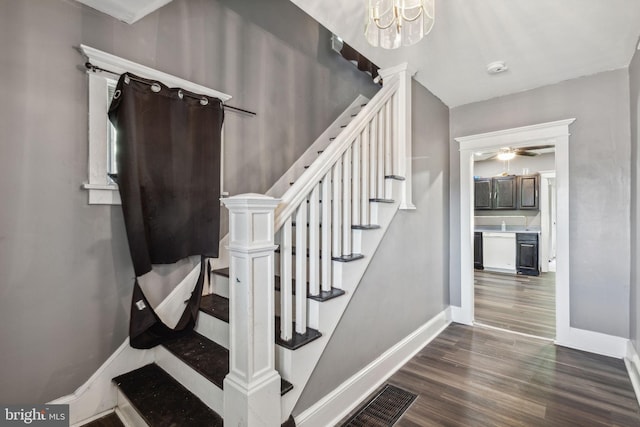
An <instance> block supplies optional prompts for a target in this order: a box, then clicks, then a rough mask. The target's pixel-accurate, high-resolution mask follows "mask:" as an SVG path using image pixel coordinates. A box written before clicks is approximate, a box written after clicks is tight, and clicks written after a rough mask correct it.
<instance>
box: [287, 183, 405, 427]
mask: <svg viewBox="0 0 640 427" xmlns="http://www.w3.org/2000/svg"><path fill="white" fill-rule="evenodd" d="M387 181H391V188H392V194H396V195H398V194H400V190H401V183H400V182H399V181H396V180H389V179H388V180H387ZM372 203H373V205H374V206H373V208H372V214H373V215H372V222H374V220H376V221H375V223H376V224H378V225H380V228H379V229H374V230H367V231H363V232H362V237H361V246H362V247H361V252H362V253H363V254H364V255H365V257H364V258H363V259H361V260H358V261H354V262H349V263H342V262H335V261H334V262H333V269H334V270H333V271H334V286H336V285H337V287H339V288H341V289H343V290H344V291H345V295H343V296H341V297H339V298H334V299H331V300H329V301H324V302H318V301H314V300H311V299H307V309H308V314H309V318H310V319H313V321H315V322H317V323H318V330H319V331H320V332H321V333H322V336H321V337H320V338H318V339H316V340H314V341H312V342H310V343H309V344H307V345H305V346H303V347H300V348H298V349H296V350H289V349H286V348H284V347H282V346H279V345H277V346H276V369H277V370H278V371H279V372H280V374H281V376H282V377H283V378H286V379H287V380H288V381H289V382H291V383H292V384H293V390H291V391H290V392H288V393H287V394H285V395H284V396H283V397H282V400H281V405H282V406H281V411H282V412H281V414H282V417H283V421H284V420H286V419H287V418H288V417H289V415H290V414H291V412H292V411H293V408H294V407H295V405H296V403H297V402H298V399H299V398H300V396H301V395H302V392H303V391H304V388H305V386H306V384H307V382H308V381H309V378H310V377H311V374H312V373H313V370H314V369H315V367H316V365H317V364H318V362H319V361H320V357H321V356H322V353H323V352H324V350H325V348H326V346H327V344H328V343H329V340H330V339H331V336H332V335H333V333H334V331H335V330H336V327H337V326H338V323H339V322H340V319H341V318H342V315H343V314H344V312H345V310H346V308H347V306H348V305H349V301H350V300H351V297H352V296H353V294H354V293H355V291H356V289H357V287H358V285H359V284H360V281H361V279H362V277H363V276H364V273H365V271H366V270H367V267H368V266H369V263H370V262H371V260H372V259H373V256H374V254H375V252H376V250H377V248H378V246H379V245H380V243H381V242H382V239H383V237H384V235H385V233H386V232H387V230H388V228H389V225H390V224H391V221H392V220H393V218H394V217H395V215H396V213H397V212H398V208H399V206H400V202H399V201H394V202H393V203H376V202H372ZM376 217H377V218H376ZM336 281H337V283H335V282H336ZM310 323H311V320H310ZM276 333H277V331H276Z"/></svg>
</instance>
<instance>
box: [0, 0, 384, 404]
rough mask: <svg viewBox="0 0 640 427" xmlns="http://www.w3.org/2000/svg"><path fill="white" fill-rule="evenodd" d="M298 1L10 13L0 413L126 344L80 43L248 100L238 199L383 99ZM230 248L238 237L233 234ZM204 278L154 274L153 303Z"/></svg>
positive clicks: (235, 167) (180, 271)
mask: <svg viewBox="0 0 640 427" xmlns="http://www.w3.org/2000/svg"><path fill="white" fill-rule="evenodd" d="M329 37H330V34H329V32H328V31H327V30H326V29H324V28H323V27H321V26H320V25H319V24H317V23H316V22H315V21H313V20H312V19H311V18H309V17H308V16H307V15H305V14H304V13H303V12H301V11H300V10H299V9H298V8H297V7H296V6H294V5H293V4H292V3H291V2H289V1H287V0H268V1H265V0H263V1H260V2H255V1H249V0H244V1H239V0H225V1H222V0H220V1H214V0H188V1H187V0H175V1H173V2H172V3H171V4H169V5H168V6H166V7H164V8H162V9H160V10H159V11H157V12H155V13H153V14H151V15H149V16H147V17H145V18H144V19H142V20H141V21H139V22H137V23H136V24H134V25H132V26H129V25H127V24H124V23H121V22H118V21H116V20H115V19H112V18H110V17H108V16H106V15H103V14H102V13H100V12H97V11H95V10H93V9H90V8H87V7H85V6H82V5H79V4H77V3H75V2H73V1H69V0H46V1H43V0H23V1H15V0H0V52H2V57H1V58H0V76H2V78H1V79H0V93H2V94H3V96H4V102H2V104H1V105H0V199H1V200H2V208H0V341H1V342H2V350H1V351H0V402H2V403H5V404H10V403H28V402H32V403H36V402H44V401H49V400H51V399H54V398H57V397H59V396H62V395H65V394H68V393H70V392H72V391H74V390H75V388H77V387H78V386H79V385H80V384H82V383H83V382H84V381H86V380H87V379H88V378H89V376H90V375H91V374H92V373H93V372H94V371H95V370H96V369H97V368H98V367H99V366H100V365H101V364H102V363H103V362H104V361H105V360H106V359H107V357H108V356H109V355H110V354H111V353H112V352H113V351H114V349H116V348H117V347H118V346H119V345H120V344H121V343H122V342H123V340H124V339H125V337H126V336H127V327H128V319H129V304H130V297H131V287H132V279H133V269H132V266H131V262H130V258H129V250H128V246H127V243H126V238H125V233H124V227H123V221H122V215H121V209H120V207H119V206H116V207H110V206H89V205H88V204H87V198H88V196H87V193H86V192H85V191H84V190H81V189H80V185H81V184H82V182H83V181H86V179H87V77H86V75H85V73H84V72H83V71H82V70H79V69H78V68H77V67H78V65H81V64H82V63H83V59H82V58H81V56H80V55H79V54H78V53H77V52H76V51H75V50H74V49H73V47H74V46H78V45H79V44H81V43H83V44H87V45H89V46H92V47H95V48H98V49H101V50H104V51H107V52H110V53H113V54H116V55H118V56H121V57H124V58H126V59H130V60H133V61H136V62H139V63H142V64H144V65H148V66H151V67H154V68H157V69H159V70H162V71H165V72H168V73H171V74H175V75H177V76H180V77H182V78H185V79H188V80H192V81H194V82H196V83H200V84H203V85H205V86H208V87H212V88H214V89H218V90H221V91H223V92H226V93H229V94H231V95H233V96H234V99H233V100H232V104H233V105H236V106H239V107H244V108H247V109H250V110H253V111H255V112H257V113H258V117H257V118H251V117H247V116H243V115H239V114H234V113H228V114H227V117H226V126H227V127H226V130H227V134H226V137H227V138H226V142H227V149H228V150H227V152H226V164H227V169H226V171H227V174H226V180H227V184H228V185H227V189H228V190H229V191H230V192H231V193H232V194H236V193H240V192H247V191H251V192H264V191H265V190H266V189H268V188H269V187H270V186H271V185H272V184H273V182H275V180H276V179H277V178H279V177H280V176H281V175H282V173H283V172H284V171H285V170H286V169H287V168H288V167H289V166H290V164H291V163H292V162H293V161H294V160H295V159H296V158H297V157H298V156H299V155H300V154H301V153H302V152H303V151H304V150H305V149H306V147H307V146H308V145H309V144H311V142H313V140H314V139H315V138H316V137H317V136H318V135H319V134H320V133H321V132H322V131H323V130H324V129H325V128H326V126H328V125H329V124H330V123H331V122H332V121H333V120H334V119H335V118H336V117H337V115H338V114H339V113H340V112H341V111H342V110H343V109H344V108H345V107H346V106H347V105H348V104H349V103H351V101H353V99H355V97H356V96H357V95H358V94H359V93H363V94H365V95H367V96H372V95H373V94H374V93H375V92H376V91H377V89H378V87H377V86H375V85H373V84H372V83H371V82H370V79H369V78H367V77H366V76H365V75H364V74H363V73H360V72H359V71H357V70H356V69H355V67H353V66H352V65H351V64H350V63H348V62H347V61H345V60H344V59H342V58H340V57H339V56H338V55H336V54H335V53H334V52H333V51H331V50H330V41H329ZM223 234H224V231H223ZM190 265H191V263H190V262H189V261H185V262H183V263H181V264H180V265H178V266H168V267H165V268H160V269H158V270H157V271H156V273H155V277H156V279H157V288H158V289H155V290H154V292H152V295H149V296H150V298H151V299H152V300H155V302H158V301H159V300H160V299H161V297H160V296H159V295H162V294H163V293H166V292H167V290H168V289H169V288H170V287H171V285H174V284H175V283H177V282H178V281H179V280H180V279H181V277H182V276H183V275H184V274H185V272H186V271H188V270H189V268H190Z"/></svg>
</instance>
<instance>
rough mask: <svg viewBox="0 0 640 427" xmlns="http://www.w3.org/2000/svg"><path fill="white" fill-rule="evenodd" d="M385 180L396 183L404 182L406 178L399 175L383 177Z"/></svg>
mask: <svg viewBox="0 0 640 427" xmlns="http://www.w3.org/2000/svg"><path fill="white" fill-rule="evenodd" d="M384 177H385V179H395V180H396V181H405V180H406V178H405V177H404V176H400V175H385V176H384Z"/></svg>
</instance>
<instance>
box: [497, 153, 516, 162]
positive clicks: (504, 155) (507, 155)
mask: <svg viewBox="0 0 640 427" xmlns="http://www.w3.org/2000/svg"><path fill="white" fill-rule="evenodd" d="M515 156H516V153H514V152H513V151H502V152H500V153H498V160H503V161H504V160H511V159H513V158H514V157H515Z"/></svg>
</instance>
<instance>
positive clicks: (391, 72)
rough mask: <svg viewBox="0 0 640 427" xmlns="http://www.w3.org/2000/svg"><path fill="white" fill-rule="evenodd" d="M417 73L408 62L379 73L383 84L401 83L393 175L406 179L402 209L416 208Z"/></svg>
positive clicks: (395, 104)
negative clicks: (414, 82) (413, 139)
mask: <svg viewBox="0 0 640 427" xmlns="http://www.w3.org/2000/svg"><path fill="white" fill-rule="evenodd" d="M416 71H417V70H416V69H414V68H412V67H410V66H409V64H408V63H406V62H405V63H403V64H400V65H397V66H395V67H390V68H385V69H383V70H379V71H378V73H379V74H380V76H381V77H382V80H383V82H389V81H391V79H393V78H398V80H399V81H400V87H399V88H398V93H397V95H396V100H395V103H394V106H393V107H394V109H396V111H394V112H393V115H394V116H395V118H396V120H395V123H396V124H397V126H395V129H394V136H395V142H396V143H395V144H394V146H395V150H394V151H393V157H394V159H393V165H394V172H393V173H394V175H400V176H402V177H404V178H405V180H404V181H402V194H401V196H400V197H401V198H400V209H415V208H416V206H415V205H414V204H413V198H412V197H411V191H412V189H411V157H412V155H411V78H412V77H413V75H414V74H415V73H416Z"/></svg>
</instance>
